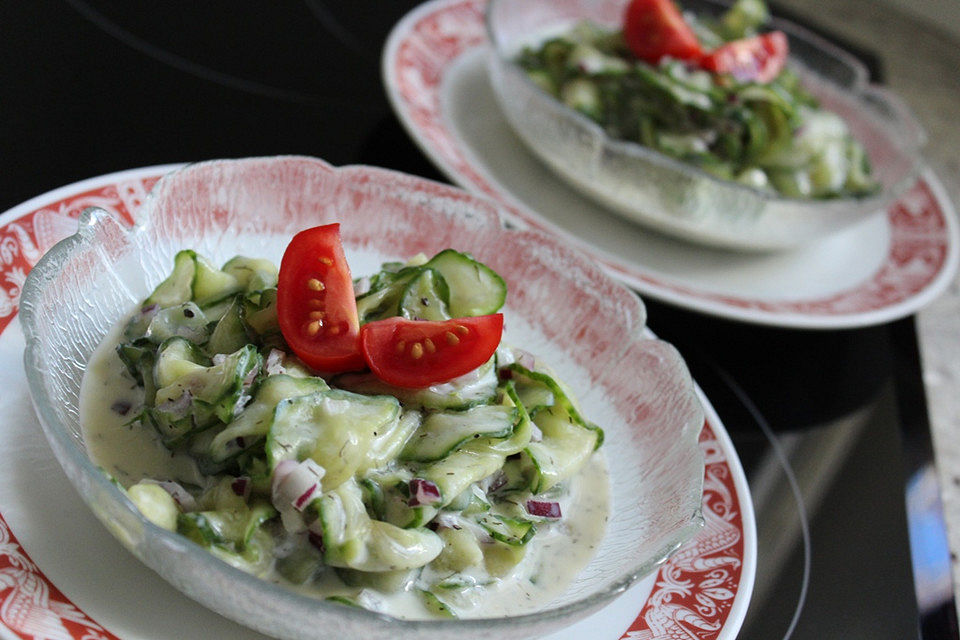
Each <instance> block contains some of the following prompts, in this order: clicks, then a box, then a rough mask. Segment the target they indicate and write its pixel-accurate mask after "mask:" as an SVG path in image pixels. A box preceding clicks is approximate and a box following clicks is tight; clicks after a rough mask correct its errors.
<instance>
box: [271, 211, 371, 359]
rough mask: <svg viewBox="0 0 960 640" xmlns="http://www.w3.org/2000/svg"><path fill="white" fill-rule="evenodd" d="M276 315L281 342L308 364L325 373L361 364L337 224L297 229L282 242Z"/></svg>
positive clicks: (356, 323) (353, 303) (353, 302)
mask: <svg viewBox="0 0 960 640" xmlns="http://www.w3.org/2000/svg"><path fill="white" fill-rule="evenodd" d="M277 319H278V321H279V324H280V332H281V333H282V334H283V337H284V339H285V340H286V341H287V344H288V345H289V346H290V348H291V349H293V352H294V353H295V354H297V357H298V358H300V359H301V360H303V362H304V363H305V364H306V365H307V366H308V367H310V368H312V369H315V370H317V371H321V372H325V373H338V372H341V371H355V370H357V369H362V368H363V367H364V361H363V356H362V355H361V354H360V349H359V345H358V342H357V337H358V335H359V328H360V323H359V321H358V318H357V303H356V300H355V299H354V295H353V280H352V278H351V277H350V266H349V265H348V264H347V258H346V256H345V255H344V253H343V244H342V243H341V241H340V225H339V224H328V225H324V226H321V227H313V228H311V229H306V230H304V231H301V232H300V233H298V234H297V235H295V236H294V237H293V239H292V240H291V241H290V244H289V245H287V248H286V250H285V251H284V253H283V259H281V261H280V275H279V278H278V282H277Z"/></svg>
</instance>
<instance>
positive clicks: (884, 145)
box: [487, 0, 924, 251]
mask: <svg viewBox="0 0 960 640" xmlns="http://www.w3.org/2000/svg"><path fill="white" fill-rule="evenodd" d="M626 3H627V0H562V1H557V0H491V2H490V4H489V7H488V11H487V32H488V36H489V38H490V41H491V42H492V44H493V52H492V54H491V55H490V56H489V64H488V66H489V73H490V79H491V84H492V86H493V89H494V93H495V94H496V96H497V99H498V101H499V103H500V106H501V108H502V110H503V113H504V115H505V116H506V118H507V120H508V121H509V123H510V125H511V126H512V128H513V129H514V131H515V132H516V133H517V135H518V137H519V138H520V139H521V140H522V141H523V142H524V143H525V144H526V145H527V146H528V147H529V148H530V149H531V150H532V151H533V153H534V154H535V155H536V156H538V157H539V158H540V159H541V160H542V161H543V162H544V163H545V164H546V165H547V166H548V167H550V168H551V169H552V170H553V171H554V172H555V173H556V174H557V175H559V176H560V177H561V178H562V179H564V180H565V181H566V182H568V183H569V184H571V185H572V186H574V187H575V188H577V189H578V190H580V191H581V192H583V193H584V194H586V195H587V196H589V197H591V198H593V199H594V200H596V201H598V202H599V203H601V204H603V205H604V206H606V207H608V208H609V209H611V210H612V211H614V212H616V213H618V214H620V215H622V216H624V217H626V218H628V219H630V220H633V221H636V222H639V223H641V224H644V225H647V226H649V227H652V228H654V229H657V230H659V231H662V232H665V233H668V234H671V235H673V236H676V237H679V238H683V239H685V240H689V241H694V242H699V243H704V244H709V245H713V246H719V247H726V248H731V249H738V250H752V251H757V250H779V249H787V248H790V247H795V246H799V245H803V244H806V243H809V242H811V241H813V240H816V239H818V238H821V237H824V236H826V235H828V234H831V233H833V232H836V231H839V230H840V229H843V228H844V227H847V226H849V225H851V224H853V223H855V222H858V221H860V220H862V219H864V218H866V217H868V216H870V215H873V214H881V212H883V211H884V210H885V208H886V206H887V205H889V204H890V203H891V202H892V201H893V200H895V199H896V198H897V197H898V196H899V195H900V194H902V193H903V192H904V190H906V189H907V188H908V187H910V186H912V185H913V183H914V182H915V181H916V178H917V174H918V172H919V168H920V161H921V160H920V149H921V147H922V145H923V141H924V134H923V132H922V130H921V129H920V126H919V125H918V124H917V122H916V120H915V119H914V118H913V116H912V115H911V114H910V112H909V110H908V109H907V108H906V107H905V106H904V105H903V104H902V103H901V101H900V100H899V99H898V98H897V97H896V96H895V95H893V94H891V93H890V92H888V91H886V90H885V89H883V88H881V87H879V86H876V85H870V84H869V83H868V82H867V77H868V73H867V70H866V69H865V68H864V66H863V65H862V64H860V63H859V62H858V61H857V60H855V59H854V58H853V57H851V56H850V55H849V54H847V53H845V52H844V51H842V50H841V49H839V48H837V47H835V46H833V45H831V44H830V43H829V42H827V41H825V40H823V39H822V38H819V37H817V36H815V35H814V34H812V33H810V32H808V31H806V30H804V29H803V28H801V27H799V26H797V25H794V24H792V23H790V22H787V21H785V20H779V19H774V20H772V21H771V24H770V27H771V28H774V29H780V30H782V31H783V32H785V33H786V34H787V36H788V38H789V40H790V56H791V57H790V64H791V66H792V67H793V68H794V69H795V70H796V71H797V72H798V74H799V75H800V78H801V81H802V82H803V84H804V86H806V88H807V89H808V90H810V91H811V93H813V94H814V95H815V96H816V97H817V98H819V100H820V102H821V104H822V105H823V107H824V108H826V109H828V110H830V111H834V112H836V113H837V114H839V115H840V116H841V117H842V118H843V119H844V120H845V121H846V123H847V125H848V126H849V128H850V130H851V131H852V133H853V135H854V137H855V138H856V139H857V140H859V141H860V142H861V143H862V144H863V146H864V148H865V149H866V151H867V154H868V156H869V158H870V161H871V164H872V166H873V171H874V175H875V177H876V178H877V179H878V180H879V182H880V183H881V185H882V190H881V191H880V192H879V193H877V194H876V195H874V196H871V197H868V198H838V199H833V200H801V199H796V198H786V197H780V196H777V195H775V194H770V193H767V192H764V191H760V190H757V189H753V188H750V187H747V186H744V185H740V184H737V183H735V182H731V181H729V180H722V179H720V178H716V177H714V176H712V175H710V174H708V173H706V172H704V171H702V170H700V169H698V168H696V167H693V166H691V165H688V164H685V163H683V162H680V161H679V160H676V159H673V158H671V157H669V156H666V155H664V154H662V153H659V152H657V151H654V150H652V149H649V148H647V147H644V146H642V145H639V144H636V143H633V142H626V141H622V140H615V139H612V138H610V137H609V136H608V135H607V134H606V133H605V132H604V131H603V129H602V128H601V127H600V126H598V125H597V124H596V123H595V122H593V121H592V120H590V119H589V118H587V117H586V116H584V115H582V114H580V113H578V112H577V111H575V110H573V109H571V108H569V107H567V106H566V105H564V104H563V103H561V102H560V101H559V100H556V99H555V98H553V97H552V96H551V95H549V94H548V93H546V92H545V91H543V90H541V89H540V88H539V87H538V86H537V85H536V84H534V83H533V82H532V81H531V80H530V79H529V78H528V77H527V76H526V74H525V73H524V72H523V70H522V69H520V68H519V67H518V66H517V65H516V64H515V63H514V62H513V59H514V57H515V56H516V54H517V53H518V52H519V51H520V49H521V48H522V46H523V45H526V44H531V43H532V42H536V39H537V34H544V33H557V32H559V31H561V30H562V29H563V26H564V25H570V24H572V23H573V22H575V21H577V20H580V19H589V20H592V21H594V22H596V23H599V24H602V25H606V26H608V27H616V26H619V24H620V20H621V16H622V14H623V7H624V5H625V4H626ZM682 6H683V8H684V10H690V11H692V12H693V13H695V14H706V15H717V14H719V13H720V12H721V11H722V10H723V9H724V8H725V6H726V5H724V4H721V3H719V2H717V1H715V0H684V1H683V2H682Z"/></svg>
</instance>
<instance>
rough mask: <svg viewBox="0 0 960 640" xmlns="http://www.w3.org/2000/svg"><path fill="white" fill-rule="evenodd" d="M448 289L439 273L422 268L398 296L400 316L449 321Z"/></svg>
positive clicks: (412, 318) (413, 318)
mask: <svg viewBox="0 0 960 640" xmlns="http://www.w3.org/2000/svg"><path fill="white" fill-rule="evenodd" d="M449 300H450V289H449V288H448V287H447V283H446V281H445V280H444V279H443V276H442V275H440V272H439V271H436V270H434V269H430V268H423V269H421V270H420V271H419V273H418V274H417V275H416V276H415V277H414V278H412V279H411V280H410V281H409V282H408V283H407V285H406V286H405V287H404V288H403V292H402V293H401V294H400V307H399V312H400V315H401V316H403V317H404V318H409V319H411V320H449V319H450V318H452V317H453V316H451V315H450V312H449V311H448V310H447V304H448V302H449Z"/></svg>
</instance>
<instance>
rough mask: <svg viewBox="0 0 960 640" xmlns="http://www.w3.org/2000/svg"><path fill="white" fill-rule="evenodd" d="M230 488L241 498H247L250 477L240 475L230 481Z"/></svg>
mask: <svg viewBox="0 0 960 640" xmlns="http://www.w3.org/2000/svg"><path fill="white" fill-rule="evenodd" d="M230 488H231V489H232V490H233V492H234V493H235V494H236V495H238V496H240V497H241V498H244V499H245V498H247V497H248V496H249V495H250V478H248V477H247V476H240V477H239V478H236V479H235V480H234V481H233V482H231V483H230Z"/></svg>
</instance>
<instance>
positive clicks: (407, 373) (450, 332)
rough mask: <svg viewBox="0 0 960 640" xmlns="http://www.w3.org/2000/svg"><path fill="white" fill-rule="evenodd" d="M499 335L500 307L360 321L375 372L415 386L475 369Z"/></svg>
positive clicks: (399, 384)
mask: <svg viewBox="0 0 960 640" xmlns="http://www.w3.org/2000/svg"><path fill="white" fill-rule="evenodd" d="M502 335H503V314H500V313H496V314H493V315H489V316H475V317H470V318H455V319H453V320H440V321H428V320H407V319H406V318H399V317H398V318H387V319H385V320H377V321H375V322H368V323H367V324H365V325H363V327H362V328H361V329H360V350H361V351H362V352H363V357H364V359H366V361H367V365H368V366H369V367H370V370H371V371H373V373H374V374H375V375H376V376H377V377H378V378H380V379H381V380H383V381H384V382H386V383H389V384H392V385H394V386H397V387H406V388H414V389H415V388H421V387H429V386H430V385H432V384H437V383H440V382H446V381H447V380H452V379H453V378H456V377H457V376H462V375H463V374H465V373H469V372H471V371H473V370H474V369H476V368H477V367H479V366H480V365H482V364H483V363H484V362H486V361H487V360H489V359H490V357H491V356H492V355H493V352H494V351H496V350H497V345H499V344H500V337H501V336H502Z"/></svg>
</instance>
